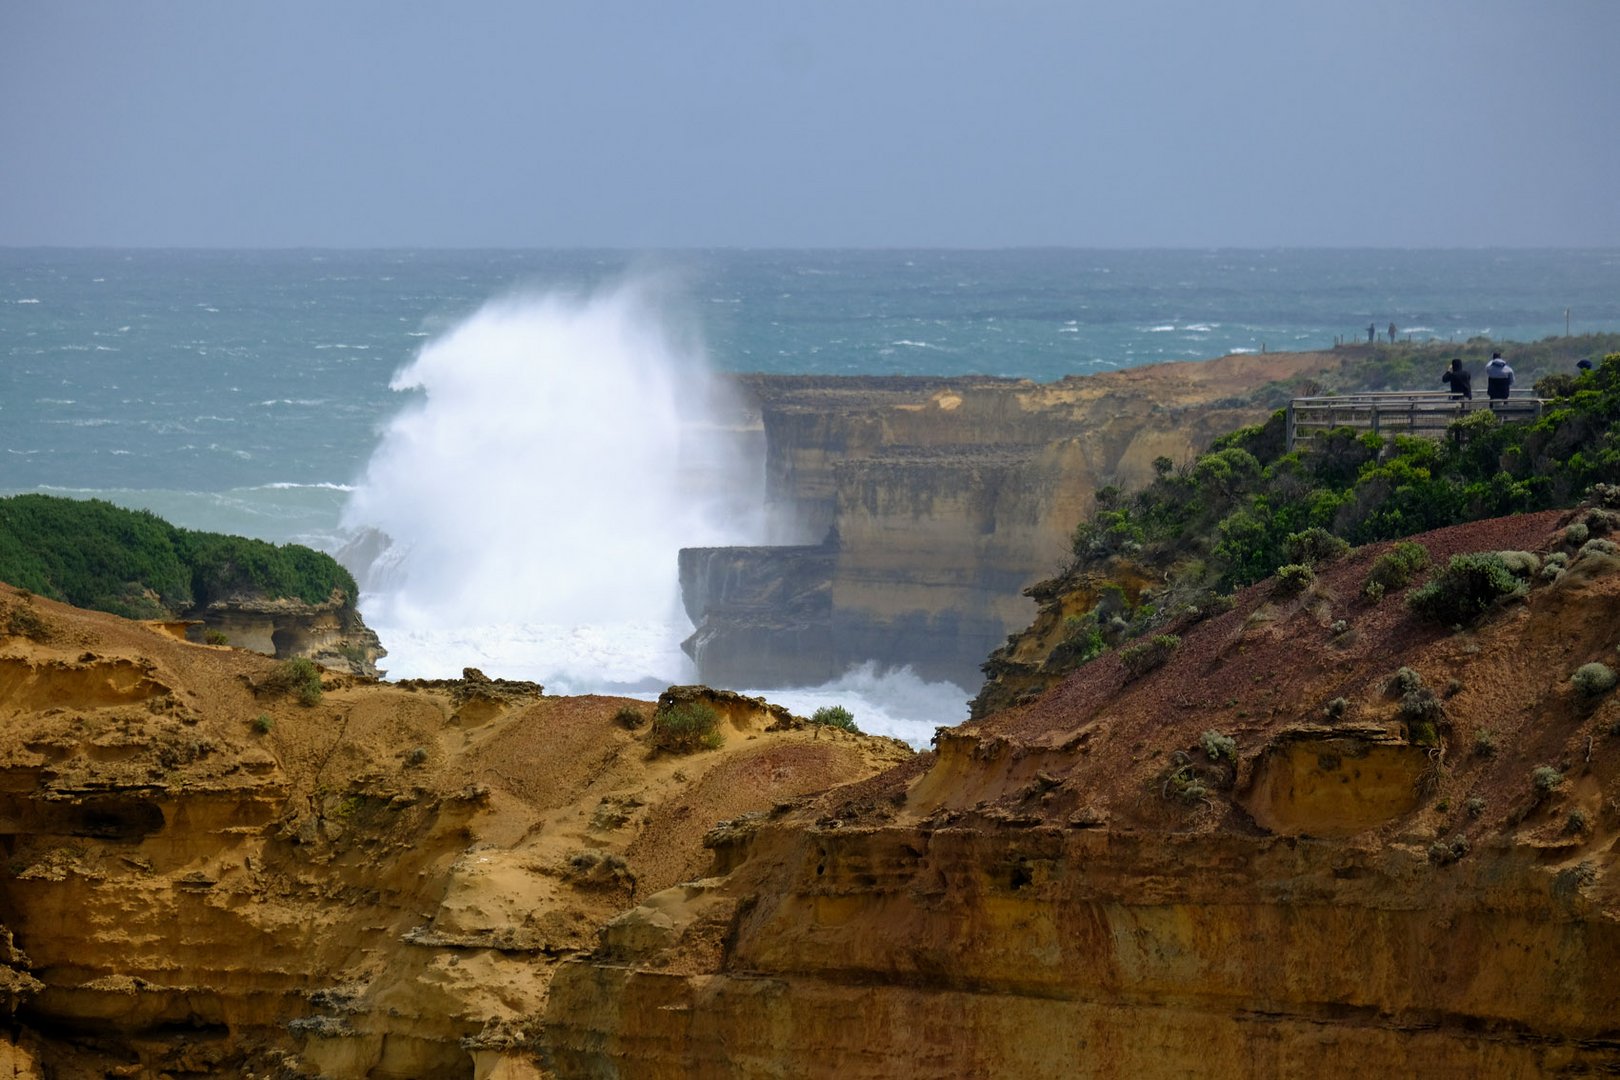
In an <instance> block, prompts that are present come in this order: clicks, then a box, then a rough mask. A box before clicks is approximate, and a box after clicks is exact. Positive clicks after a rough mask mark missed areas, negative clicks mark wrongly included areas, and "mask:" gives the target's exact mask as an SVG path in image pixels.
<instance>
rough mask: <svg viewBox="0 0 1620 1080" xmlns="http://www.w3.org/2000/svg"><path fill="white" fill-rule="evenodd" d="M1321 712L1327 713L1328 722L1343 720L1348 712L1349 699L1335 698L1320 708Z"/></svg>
mask: <svg viewBox="0 0 1620 1080" xmlns="http://www.w3.org/2000/svg"><path fill="white" fill-rule="evenodd" d="M1322 711H1323V712H1325V713H1327V718H1328V719H1329V720H1343V719H1344V718H1345V716H1346V715H1347V714H1348V713H1349V712H1350V699H1349V698H1342V697H1336V698H1334V699H1333V700H1332V701H1330V702H1328V703H1327V704H1326V705H1324V706H1322Z"/></svg>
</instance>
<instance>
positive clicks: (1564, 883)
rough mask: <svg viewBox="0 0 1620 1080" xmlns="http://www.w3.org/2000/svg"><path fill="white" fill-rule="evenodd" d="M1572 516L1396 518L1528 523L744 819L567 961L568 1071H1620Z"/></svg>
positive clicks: (1595, 712)
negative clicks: (1451, 576)
mask: <svg viewBox="0 0 1620 1080" xmlns="http://www.w3.org/2000/svg"><path fill="white" fill-rule="evenodd" d="M1576 520H1577V514H1576V513H1564V512H1556V511H1554V512H1547V513H1541V514H1535V515H1525V516H1521V517H1514V518H1505V519H1495V520H1490V521H1485V522H1478V523H1475V524H1471V525H1465V526H1457V527H1454V528H1450V529H1446V530H1442V531H1440V532H1436V533H1430V534H1427V535H1424V536H1421V537H1417V538H1415V539H1417V540H1420V541H1421V542H1422V543H1423V544H1424V545H1426V547H1427V548H1428V550H1429V552H1430V554H1431V555H1432V557H1433V559H1434V560H1435V562H1436V563H1437V564H1438V565H1441V566H1444V565H1446V564H1447V560H1449V558H1450V556H1452V555H1454V554H1460V553H1466V552H1476V551H1499V550H1508V551H1512V552H1515V553H1528V555H1526V556H1525V557H1524V558H1519V557H1517V556H1515V557H1514V558H1513V559H1512V560H1511V562H1512V564H1513V565H1514V566H1515V567H1517V568H1518V569H1519V571H1520V572H1521V573H1522V574H1523V575H1524V580H1523V581H1522V582H1521V585H1520V587H1515V588H1513V589H1511V590H1510V591H1509V592H1508V594H1507V595H1506V596H1505V597H1503V598H1502V599H1500V600H1498V601H1497V602H1496V603H1495V604H1494V605H1492V606H1491V607H1490V608H1489V610H1488V611H1487V612H1486V613H1485V615H1484V616H1483V617H1482V618H1481V619H1480V620H1479V621H1478V622H1477V624H1475V625H1472V626H1469V627H1467V628H1461V629H1459V628H1456V627H1453V626H1447V625H1441V624H1439V623H1436V622H1434V621H1432V620H1429V619H1425V618H1423V617H1420V615H1419V614H1417V613H1416V612H1415V611H1413V610H1412V609H1410V608H1409V607H1408V606H1407V605H1406V604H1404V603H1403V602H1402V597H1401V595H1400V594H1399V591H1398V590H1392V591H1391V592H1389V593H1388V594H1387V595H1384V596H1382V598H1374V597H1372V596H1368V595H1366V594H1365V593H1363V591H1362V585H1363V583H1364V581H1365V580H1366V578H1367V575H1368V573H1369V571H1370V569H1371V567H1372V565H1373V563H1374V561H1375V560H1376V559H1377V558H1378V557H1379V556H1380V555H1382V554H1383V553H1384V552H1386V551H1387V550H1388V548H1389V545H1387V544H1380V545H1369V546H1368V547H1366V548H1363V549H1359V550H1357V551H1355V552H1352V553H1351V554H1350V555H1348V556H1346V557H1344V558H1342V559H1340V560H1338V561H1336V562H1334V563H1332V564H1331V565H1328V566H1324V567H1322V568H1320V570H1319V572H1318V575H1317V577H1316V579H1315V581H1314V582H1313V583H1311V584H1310V585H1309V586H1308V587H1306V588H1301V589H1296V588H1293V587H1292V586H1291V585H1288V584H1279V583H1277V582H1275V581H1270V580H1268V581H1265V582H1262V583H1260V584H1257V585H1254V586H1251V587H1250V588H1248V589H1246V590H1244V591H1243V592H1241V593H1240V594H1239V595H1238V597H1237V602H1236V604H1235V605H1234V607H1233V608H1232V609H1231V610H1229V611H1227V612H1225V613H1224V614H1219V615H1214V616H1211V617H1207V618H1204V619H1202V620H1201V621H1192V620H1190V619H1188V620H1184V621H1182V622H1180V623H1178V624H1175V625H1174V626H1172V627H1171V628H1170V630H1171V631H1172V633H1169V634H1166V635H1165V636H1164V637H1165V640H1164V641H1163V642H1161V643H1159V645H1160V647H1159V651H1158V653H1156V654H1142V653H1129V652H1121V653H1110V654H1107V655H1105V656H1103V657H1102V658H1100V659H1098V660H1096V661H1093V662H1092V663H1090V664H1088V665H1086V666H1085V667H1084V668H1082V669H1080V670H1079V671H1078V672H1076V673H1074V674H1072V675H1071V676H1069V677H1068V678H1067V679H1066V680H1065V681H1064V682H1062V683H1061V684H1060V685H1058V686H1057V687H1055V688H1054V689H1052V690H1050V691H1048V692H1047V693H1046V694H1044V695H1043V696H1041V697H1039V698H1038V699H1037V700H1034V701H1032V702H1030V703H1027V704H1025V705H1022V706H1020V707H1016V708H1012V709H1008V710H1006V711H1003V712H1000V713H997V714H995V715H992V716H989V717H987V718H985V719H983V720H980V721H976V722H971V723H968V724H964V725H962V726H960V727H957V728H954V729H950V730H948V731H943V732H941V733H940V736H939V738H938V741H937V749H936V751H935V752H934V753H932V754H929V755H924V756H922V757H920V758H919V759H917V760H915V761H913V762H910V763H907V764H905V765H902V766H900V767H898V768H896V769H894V770H892V771H890V772H888V773H885V774H883V775H881V776H879V777H877V778H875V779H873V780H870V781H867V782H865V783H862V784H859V785H855V786H853V787H850V788H845V789H842V790H840V791H837V792H834V793H831V794H829V795H827V796H825V797H823V798H821V799H819V800H817V801H816V802H815V803H813V804H811V805H808V806H806V807H803V808H801V809H797V810H794V811H791V812H789V813H787V814H783V815H780V816H777V817H774V818H765V819H759V820H755V821H752V822H749V823H748V824H747V825H746V827H739V828H737V829H735V830H734V833H733V836H732V838H731V839H730V840H729V842H727V843H725V844H723V845H721V846H720V848H719V850H718V853H717V859H716V862H715V865H714V866H713V867H712V868H711V874H710V876H709V877H708V878H707V879H705V880H702V881H699V882H694V883H691V884H688V885H685V886H683V887H682V888H680V889H678V890H671V891H666V892H665V893H662V894H659V895H656V896H653V897H649V898H648V899H647V900H646V901H645V902H644V903H643V904H642V905H641V906H639V907H637V908H636V909H634V910H632V911H630V912H628V913H626V914H624V915H621V916H619V917H618V918H617V919H615V920H614V921H612V922H611V923H609V924H608V926H607V927H606V928H605V930H604V931H603V932H602V935H601V940H600V943H599V945H598V947H597V949H596V951H595V952H594V953H593V954H592V955H591V956H590V957H588V958H586V957H580V958H576V959H573V960H570V961H569V962H567V963H565V964H564V965H562V967H561V968H560V970H559V972H558V974H557V977H556V979H555V980H554V982H553V984H552V990H551V995H550V998H549V1004H548V1011H547V1016H546V1032H547V1034H546V1044H547V1046H548V1048H549V1053H550V1055H551V1056H550V1058H549V1061H550V1063H551V1065H552V1066H553V1068H554V1069H555V1071H556V1075H558V1076H604V1075H621V1074H624V1075H636V1076H640V1077H665V1076H667V1077H675V1076H692V1075H703V1076H710V1077H726V1076H734V1077H743V1076H757V1075H764V1074H769V1075H781V1076H797V1077H818V1076H827V1077H833V1076H837V1077H844V1078H847V1077H871V1078H877V1077H893V1076H910V1077H941V1078H945V1077H960V1076H991V1075H995V1076H1010V1075H1029V1076H1055V1075H1073V1076H1126V1075H1194V1074H1196V1075H1200V1076H1233V1077H1239V1076H1242V1077H1250V1076H1280V1075H1302V1074H1307V1073H1314V1072H1318V1071H1321V1070H1323V1069H1324V1068H1325V1069H1327V1070H1329V1071H1339V1070H1349V1069H1357V1070H1373V1071H1378V1070H1388V1071H1391V1072H1395V1071H1398V1072H1401V1073H1407V1074H1410V1073H1417V1072H1425V1073H1438V1074H1442V1075H1493V1076H1523V1077H1530V1076H1543V1075H1548V1074H1552V1073H1565V1072H1567V1073H1586V1072H1607V1071H1613V1070H1615V1069H1617V1068H1620V1023H1617V1020H1616V1018H1617V1017H1620V981H1617V980H1616V979H1615V978H1614V977H1613V972H1614V970H1615V966H1616V964H1617V963H1620V877H1617V874H1616V857H1615V843H1616V838H1617V836H1620V697H1617V696H1616V694H1615V693H1614V692H1613V691H1612V690H1611V689H1609V687H1612V685H1613V682H1614V678H1613V672H1612V665H1614V664H1615V662H1616V660H1617V659H1620V658H1617V656H1616V653H1615V648H1616V644H1617V640H1620V639H1617V630H1616V623H1615V620H1614V615H1613V613H1614V611H1615V610H1616V609H1617V606H1620V556H1617V555H1616V554H1614V548H1613V545H1612V544H1610V545H1605V544H1603V543H1590V542H1589V543H1581V542H1580V541H1581V540H1582V539H1583V537H1582V536H1581V535H1580V534H1579V533H1577V532H1572V531H1566V530H1565V528H1564V526H1566V525H1567V524H1570V523H1573V522H1575V521H1576ZM1592 664H1603V665H1604V666H1605V669H1606V670H1608V671H1609V674H1608V677H1607V680H1606V681H1605V680H1604V679H1603V678H1601V677H1596V676H1594V678H1592V679H1584V678H1572V676H1574V674H1575V673H1576V672H1577V671H1581V670H1583V669H1586V668H1587V666H1588V665H1592Z"/></svg>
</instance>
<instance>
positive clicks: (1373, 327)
mask: <svg viewBox="0 0 1620 1080" xmlns="http://www.w3.org/2000/svg"><path fill="white" fill-rule="evenodd" d="M1377 339H1378V324H1377V323H1368V324H1367V344H1369V345H1371V344H1372V343H1373V342H1374V341H1376V340H1377Z"/></svg>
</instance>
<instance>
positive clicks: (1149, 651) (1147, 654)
mask: <svg viewBox="0 0 1620 1080" xmlns="http://www.w3.org/2000/svg"><path fill="white" fill-rule="evenodd" d="M1179 648H1181V639H1180V638H1179V637H1177V636H1176V635H1175V634H1159V635H1158V636H1157V637H1154V638H1151V639H1149V640H1147V641H1143V642H1139V643H1138V644H1135V645H1129V646H1127V647H1125V648H1123V649H1121V650H1119V662H1120V664H1122V665H1123V666H1124V668H1125V677H1126V679H1127V680H1131V679H1140V678H1141V677H1142V676H1144V675H1146V674H1147V673H1148V672H1150V671H1153V670H1155V669H1157V668H1161V667H1163V666H1164V664H1165V661H1167V660H1169V659H1170V658H1171V657H1172V656H1174V655H1175V654H1176V650H1177V649H1179Z"/></svg>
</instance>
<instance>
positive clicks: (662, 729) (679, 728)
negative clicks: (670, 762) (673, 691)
mask: <svg viewBox="0 0 1620 1080" xmlns="http://www.w3.org/2000/svg"><path fill="white" fill-rule="evenodd" d="M719 729H720V714H719V713H717V712H715V711H714V709H712V708H711V707H709V706H708V705H704V704H702V703H701V702H693V703H688V704H680V705H673V706H670V707H669V708H667V709H660V710H659V711H658V712H656V713H654V714H653V719H652V730H651V731H650V732H649V734H648V736H647V742H648V744H649V745H650V746H651V747H652V749H653V751H654V752H655V753H660V752H661V753H666V754H691V753H695V752H697V751H699V750H713V749H715V748H717V747H719V746H720V744H721V743H722V742H724V741H725V740H724V739H723V738H722V737H721V735H720V730H719Z"/></svg>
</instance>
